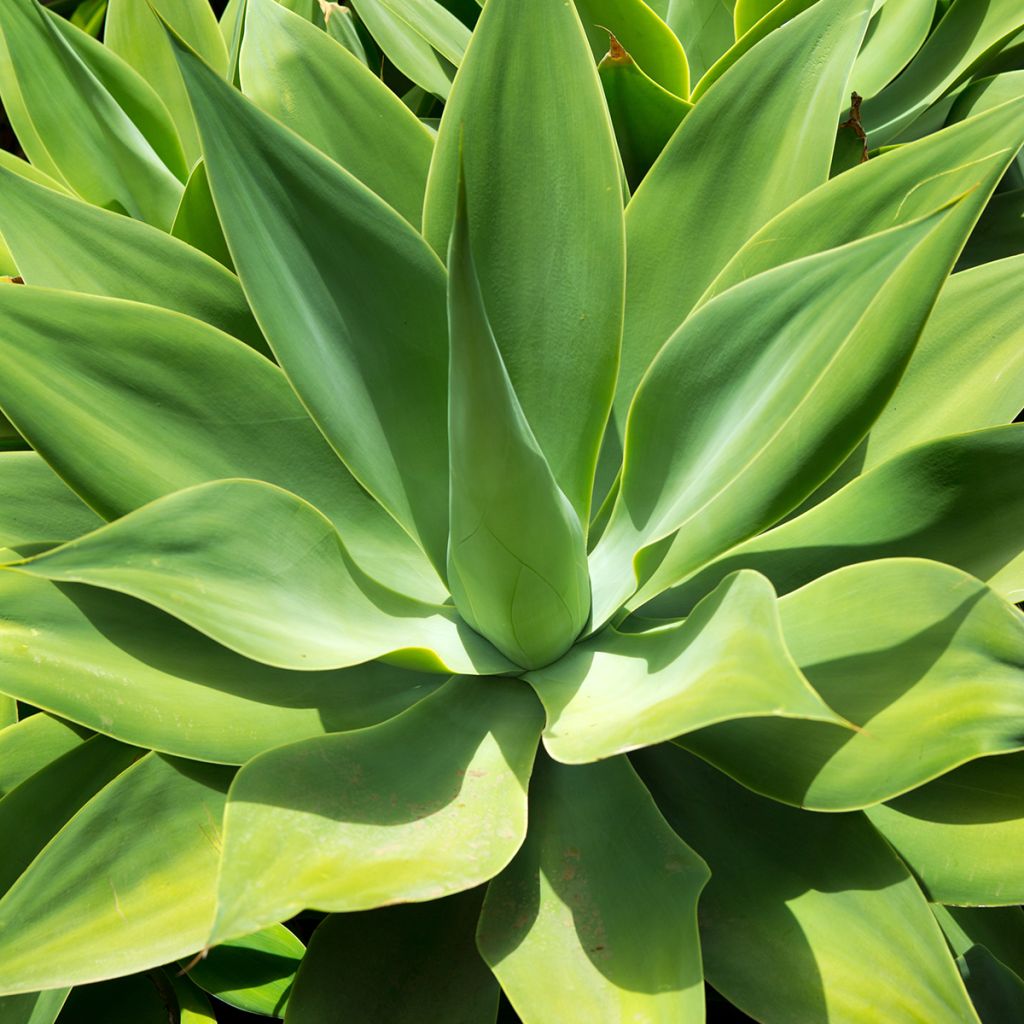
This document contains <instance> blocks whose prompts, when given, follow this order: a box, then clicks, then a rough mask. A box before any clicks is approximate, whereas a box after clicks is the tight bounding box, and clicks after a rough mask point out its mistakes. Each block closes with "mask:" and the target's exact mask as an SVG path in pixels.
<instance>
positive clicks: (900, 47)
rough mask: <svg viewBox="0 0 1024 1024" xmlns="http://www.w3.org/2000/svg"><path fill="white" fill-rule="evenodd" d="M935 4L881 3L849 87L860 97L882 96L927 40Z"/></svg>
mask: <svg viewBox="0 0 1024 1024" xmlns="http://www.w3.org/2000/svg"><path fill="white" fill-rule="evenodd" d="M934 15H935V0H882V5H881V7H879V8H878V9H877V10H876V11H875V13H874V16H873V17H872V19H871V22H870V23H869V25H868V31H867V35H866V36H865V37H864V45H863V46H862V47H861V50H860V55H859V56H858V57H857V63H856V64H854V66H853V76H852V77H851V79H850V84H851V85H852V86H853V88H855V89H856V90H857V92H858V93H860V95H861V96H874V95H875V94H876V93H879V92H881V90H882V89H884V88H885V86H887V85H888V84H889V83H890V82H891V81H892V80H893V79H894V78H895V77H896V76H897V75H898V74H899V73H900V72H901V71H902V70H903V69H904V68H905V67H906V66H907V64H908V63H910V61H911V59H912V58H913V57H914V55H915V54H916V53H917V51H918V50H919V49H920V48H921V45H922V43H924V41H925V39H927V37H928V33H929V31H930V30H931V27H932V20H933V18H934Z"/></svg>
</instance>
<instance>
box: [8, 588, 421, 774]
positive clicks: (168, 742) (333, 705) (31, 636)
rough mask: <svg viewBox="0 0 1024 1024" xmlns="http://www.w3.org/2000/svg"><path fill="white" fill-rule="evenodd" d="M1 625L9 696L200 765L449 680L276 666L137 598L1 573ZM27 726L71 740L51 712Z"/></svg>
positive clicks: (399, 672)
mask: <svg viewBox="0 0 1024 1024" xmlns="http://www.w3.org/2000/svg"><path fill="white" fill-rule="evenodd" d="M0 619H2V620H3V625H2V627H0V669H2V679H0V689H3V690H8V691H10V692H11V693H12V694H14V695H16V696H18V697H20V698H21V699H22V700H25V701H27V702H29V703H31V704H33V705H36V706H38V707H42V708H47V709H49V710H52V711H54V712H55V713H57V714H61V715H64V716H66V717H67V718H68V719H70V720H71V721H73V722H80V723H82V725H85V726H88V727H89V728H92V729H95V730H96V731H98V732H102V733H106V734H108V735H110V736H113V737H115V738H117V739H120V740H123V741H124V742H126V743H134V744H137V745H138V746H141V747H146V748H148V749H155V750H161V751H164V752H166V753H169V754H177V755H179V756H181V757H191V758H196V759H198V760H202V761H213V762H221V763H225V764H242V763H243V762H245V761H248V760H249V759H250V758H251V757H255V756H256V755H257V754H259V753H262V752H263V751H264V750H269V749H270V748H272V747H277V746H280V745H281V744H284V743H293V742H295V741H296V740H303V739H307V738H308V737H310V736H320V735H322V734H323V733H325V732H337V731H344V730H348V729H360V728H363V727H365V726H369V725H376V724H377V723H378V722H382V721H384V720H385V719H388V718H391V717H392V716H393V715H397V714H398V713H399V712H401V711H404V710H405V709H406V708H407V707H409V706H410V705H411V704H414V703H415V702H416V701H417V700H420V699H421V698H422V697H425V696H426V695H427V694H429V693H431V692H432V691H433V690H434V689H435V688H436V687H437V686H438V685H439V683H440V682H441V680H440V678H439V677H437V676H424V675H421V674H419V673H416V672H409V671H407V670H404V669H400V668H394V667H391V666H387V665H381V664H371V665H360V666H359V667H358V668H352V669H345V670H341V671H335V672H289V671H286V670H284V669H276V668H271V667H269V666H267V665H261V664H259V663H258V662H254V661H249V660H248V659H246V658H242V657H240V656H239V655H237V654H234V653H232V652H231V651H229V650H227V649H226V648H224V647H222V646H221V645H220V644H217V643H214V642H213V641H212V640H209V639H207V638H206V637H204V636H203V635H202V634H200V633H197V632H195V630H192V629H189V628H188V627H187V626H185V625H183V624H182V623H180V622H178V621H177V620H175V619H172V618H171V617H170V616H168V615H165V614H163V613H162V612H159V611H157V610H156V609H155V608H151V607H150V606H148V605H145V604H142V603H140V602H138V601H136V600H134V599H132V598H129V597H124V596H122V595H120V594H114V593H111V592H109V591H105V590H100V589H98V588H95V587H85V586H77V585H67V584H66V585H62V586H57V585H54V584H52V583H49V582H46V581H44V580H36V579H30V578H29V577H28V576H25V575H22V574H18V573H11V572H5V573H0ZM29 722H35V723H37V725H38V726H39V727H40V728H42V727H46V728H44V729H43V731H44V732H45V731H50V732H54V731H56V732H57V736H56V737H55V742H56V743H57V747H58V751H59V752H62V751H63V749H65V748H66V746H67V742H68V739H67V738H66V737H68V736H70V737H71V738H73V734H70V728H71V727H70V726H68V725H67V724H64V723H58V722H57V720H55V719H51V718H49V716H47V715H33V716H32V717H31V718H29V719H27V720H26V721H25V722H23V723H21V725H20V726H19V728H21V727H22V726H26V727H27V728H28V730H29V731H31V730H32V729H33V727H32V726H28V724H27V723H29ZM49 723H55V724H53V725H50V724H49ZM76 728H77V727H76ZM36 731H39V730H38V729H37V730H36ZM80 731H84V730H80ZM0 735H5V733H3V734H0ZM33 737H34V733H33ZM33 743H34V744H37V745H38V746H39V749H40V756H46V750H47V749H48V748H47V743H46V741H45V739H44V738H42V737H38V738H27V739H26V745H27V746H28V747H29V750H30V751H31V744H33ZM2 750H3V747H2V745H0V752H2ZM3 756H5V757H9V758H10V763H11V764H12V765H13V764H15V763H17V761H18V756H17V755H15V754H14V753H11V754H10V755H3ZM53 756H56V755H53ZM2 788H3V786H2V785H0V790H2Z"/></svg>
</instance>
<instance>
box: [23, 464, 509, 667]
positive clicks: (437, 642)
mask: <svg viewBox="0 0 1024 1024" xmlns="http://www.w3.org/2000/svg"><path fill="white" fill-rule="evenodd" d="M16 568H17V571H18V572H24V573H28V574H29V575H32V576H39V577H43V578H45V579H50V580H53V581H55V582H64V583H89V584H91V585H93V586H99V587H104V588H106V589H108V590H113V591H117V592H119V593H122V594H128V595H130V596H132V597H136V598H138V599H140V600H142V601H146V602H147V603H148V604H152V605H154V606H155V607H157V608H159V609H161V610H162V611H165V612H167V613H168V614H169V615H173V616H174V617H175V618H177V619H180V620H181V621H182V622H185V623H187V624H188V625H190V626H192V627H193V628H195V629H198V630H199V631H200V632H202V633H204V634H206V635H207V636H209V637H211V638H212V639H214V640H216V641H217V642H218V643H220V644H223V645H224V646H225V647H228V648H230V649H231V650H233V651H237V652H238V653H240V654H242V655H244V656H245V657H248V658H252V659H253V660H255V661H259V662H262V663H264V664H266V665H274V666H277V667H279V668H286V669H294V670H300V671H316V670H318V669H333V668H344V667H347V666H350V665H358V664H360V663H362V662H367V661H372V660H373V659H375V658H380V657H384V656H387V655H391V656H393V658H394V659H395V660H396V661H397V662H399V663H401V664H403V665H408V666H409V667H415V668H422V669H425V670H426V671H435V672H448V673H451V672H469V673H480V674H489V673H499V672H503V671H506V670H507V669H509V668H510V667H511V666H510V664H509V662H507V661H506V660H505V659H504V658H503V657H502V656H501V655H500V654H499V653H498V652H497V651H496V650H495V649H494V648H493V647H491V646H490V644H488V643H487V641H485V640H484V639H483V638H482V637H480V636H478V635H477V634H476V633H474V632H473V631H472V630H471V629H469V627H468V626H466V625H465V624H464V623H462V622H461V621H460V620H459V618H458V616H457V615H456V614H455V613H454V611H452V609H451V608H449V607H447V606H442V605H438V604H428V603H427V602H425V601H420V600H418V599H416V598H412V597H407V596H405V595H404V594H399V593H397V592H396V591H394V590H390V589H389V588H388V587H385V586H383V585H382V584H380V583H378V582H377V581H376V580H374V579H373V578H372V577H370V576H368V575H367V574H366V573H365V572H364V571H363V570H362V569H360V567H359V566H358V565H357V564H356V563H355V562H354V561H353V559H352V556H351V555H350V554H349V552H348V550H347V549H346V547H345V543H344V541H343V539H342V538H341V537H340V536H339V534H338V531H337V530H336V529H335V528H334V526H333V525H332V524H331V522H330V520H329V519H327V517H326V516H324V515H323V514H322V513H321V512H319V511H318V510H317V509H316V508H315V507H314V506H312V505H310V504H309V503H308V502H305V501H303V500H302V499H301V498H298V497H296V496H295V495H294V494H292V493H290V492H289V491H285V490H282V489H281V488H279V487H273V486H271V485H270V484H265V483H262V482H259V481H256V480H221V481H214V482H213V483H208V484H200V485H199V486H197V487H189V488H186V489H184V490H181V491H176V492H175V493H173V494H169V495H167V496H166V497H164V498H158V499H157V500H156V501H154V502H151V503H150V504H149V505H145V506H143V507H142V508H140V509H138V510H136V511H135V512H131V513H129V514H128V515H126V516H123V517H122V518H121V519H118V520H116V521H115V522H113V523H110V524H109V525H107V526H103V527H101V528H100V529H99V530H96V531H94V532H93V533H90V534H86V536H84V537H82V538H80V539H78V540H74V541H70V542H69V543H67V544H64V545H62V546H61V547H58V548H54V549H52V550H51V551H48V552H45V553H43V554H41V555H36V556H35V557H34V558H32V559H30V560H28V561H25V562H20V563H18V564H17V567H16Z"/></svg>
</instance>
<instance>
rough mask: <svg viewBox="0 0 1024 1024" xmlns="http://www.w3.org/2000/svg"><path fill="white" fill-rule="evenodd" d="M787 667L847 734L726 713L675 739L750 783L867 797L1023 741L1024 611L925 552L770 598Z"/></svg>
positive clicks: (827, 800)
mask: <svg viewBox="0 0 1024 1024" xmlns="http://www.w3.org/2000/svg"><path fill="white" fill-rule="evenodd" d="M779 611H780V613H781V616H782V631H783V634H784V635H785V637H786V642H787V645H788V646H789V649H790V651H791V652H792V655H793V658H794V660H795V661H796V663H797V664H798V665H799V666H800V667H801V669H803V672H804V674H805V675H806V676H807V678H808V680H809V681H810V683H811V685H812V686H814V688H815V689H816V690H817V691H818V693H820V694H821V696H822V698H823V699H824V700H825V701H826V702H827V703H828V705H829V707H831V708H834V709H835V710H836V711H837V712H838V713H839V714H840V715H843V716H844V717H845V718H846V719H847V720H848V721H850V722H853V723H854V724H855V725H857V726H860V729H859V730H858V731H856V732H852V733H851V732H849V731H842V730H840V729H838V728H836V727H835V726H832V725H828V724H824V723H818V722H809V721H798V720H785V719H767V718H761V719H750V720H749V721H737V722H725V723H723V724H721V725H714V726H711V727H710V728H709V729H705V730H703V731H702V732H700V733H691V734H690V735H688V736H686V737H684V738H682V739H681V740H680V741H679V742H680V743H681V744H682V745H683V746H685V747H687V748H688V749H690V750H693V751H694V752H696V753H698V754H700V755H701V757H704V758H706V759H707V760H709V761H711V762H712V763H713V764H715V765H716V766H718V767H720V768H721V769H722V770H723V771H726V772H728V774H729V775H731V776H732V777H733V778H735V779H738V780H739V781H740V782H742V783H743V784H744V785H745V786H748V787H749V788H751V789H753V790H754V791H755V792H759V793H764V794H766V795H767V796H771V797H773V798H774V799H776V800H782V801H784V802H785V803H790V804H794V805H797V806H804V807H810V808H813V809H816V810H825V811H841V810H849V809H853V808H859V807H867V806H870V805H871V804H875V803H878V802H880V801H882V800H889V799H891V798H892V797H894V796H897V795H899V794H900V793H905V792H906V791H907V790H910V789H913V788H914V787H915V786H920V785H921V784H922V783H925V782H928V781H929V780H931V779H934V778H937V777H938V776H939V775H942V774H943V773H944V772H948V771H949V770H950V769H952V768H955V767H957V765H961V764H963V763H965V762H966V761H970V760H972V759H974V758H977V757H981V756H983V755H985V754H997V753H1004V752H1008V751H1013V750H1019V749H1020V748H1021V747H1022V746H1024V615H1022V614H1021V613H1020V612H1019V611H1017V609H1015V608H1014V607H1012V606H1011V605H1009V604H1007V603H1006V602H1004V601H1003V600H1002V599H1001V598H1000V597H998V596H997V595H996V594H994V593H993V592H992V591H991V590H989V588H988V587H986V586H985V585H984V584H983V583H980V582H979V581H978V580H975V579H973V578H972V577H970V576H967V575H966V574H965V573H962V572H960V571H959V570H957V569H953V568H950V567H949V566H946V565H941V564H940V563H938V562H925V561H920V560H917V559H889V560H886V561H880V562H864V563H862V564H860V565H851V566H847V567H846V568H845V569H839V570H837V571H836V572H834V573H831V574H830V575H828V576H824V577H822V578H821V579H820V580H816V581H815V582H814V583H811V584H809V585H808V586H806V587H804V588H803V589H802V590H798V591H796V592H795V593H793V594H789V595H787V596H786V597H784V598H782V600H781V601H780V602H779Z"/></svg>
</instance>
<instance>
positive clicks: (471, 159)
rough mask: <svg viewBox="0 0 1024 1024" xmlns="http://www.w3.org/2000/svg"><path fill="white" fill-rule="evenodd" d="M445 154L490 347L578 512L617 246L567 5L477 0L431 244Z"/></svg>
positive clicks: (433, 199)
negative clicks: (462, 198) (464, 205)
mask: <svg viewBox="0 0 1024 1024" xmlns="http://www.w3.org/2000/svg"><path fill="white" fill-rule="evenodd" d="M460 166H461V167H462V174H463V177H464V180H465V185H466V192H467V195H468V197H469V235H470V239H471V241H472V245H473V253H474V256H475V259H476V267H477V273H478V275H479V278H480V285H481V290H482V293H483V300H484V305H485V307H486V309H487V313H488V317H489V319H490V323H491V327H492V329H493V330H494V336H495V339H496V340H497V343H498V348H499V349H500V351H501V356H502V359H503V360H504V362H505V366H506V367H507V368H508V375H509V377H510V378H511V381H512V386H513V388H514V389H515V392H516V395H517V396H518V398H519V401H520V403H521V404H522V407H523V413H524V414H525V416H526V419H527V421H528V422H529V424H530V427H531V428H532V430H533V433H534V435H535V436H536V438H537V442H538V444H539V445H540V447H541V450H542V451H543V452H544V455H545V457H546V458H547V460H548V463H549V464H550V466H551V469H552V472H553V473H554V476H555V480H556V481H557V483H558V485H559V487H561V489H562V490H563V491H564V492H565V495H566V497H568V499H569V500H570V501H571V502H572V504H573V507H574V508H575V509H576V512H577V514H578V515H579V517H580V520H581V522H584V523H586V522H587V521H588V519H589V515H588V509H589V505H590V492H591V487H592V482H593V476H594V467H595V464H596V460H597V453H598V448H599V446H600V441H601V435H602V433H603V431H604V426H605V422H606V420H607V416H608V408H609V405H610V401H611V395H612V391H613V390H614V386H615V383H614V377H615V367H616V362H617V359H618V350H619V340H620V336H621V326H622V321H621V317H622V288H623V284H622V275H623V263H624V255H623V226H622V199H621V179H620V170H619V165H618V158H617V155H616V152H615V139H614V136H613V133H612V127H611V123H610V121H609V118H608V112H607V110H606V108H605V104H604V98H603V96H602V94H601V85H600V82H599V81H598V77H597V71H596V69H595V67H594V61H593V58H592V56H591V54H590V50H589V47H588V45H587V42H586V39H585V37H584V34H583V30H582V28H581V27H580V23H579V19H578V18H577V16H576V13H575V10H574V9H573V6H572V4H571V3H566V4H563V3H551V2H550V0H493V2H489V3H488V4H487V6H486V7H485V8H484V11H483V12H482V14H481V15H480V21H479V23H478V25H477V28H476V31H475V32H474V33H473V42H472V45H471V46H470V48H469V51H468V52H467V55H466V60H465V61H464V63H463V65H462V68H461V69H460V71H459V74H458V78H457V79H456V83H455V87H454V89H453V90H452V96H451V100H450V102H449V103H448V104H447V106H446V107H445V110H444V116H443V117H442V118H441V126H440V129H439V132H438V138H437V145H436V147H435V150H434V162H433V165H432V167H431V171H430V179H429V181H428V184H427V199H426V207H425V210H424V234H425V235H426V237H427V239H428V240H429V242H430V244H431V245H432V246H433V247H434V249H435V250H436V251H437V252H445V251H446V250H447V247H448V242H449V239H450V237H451V232H452V225H453V223H454V221H455V208H456V199H457V193H458V181H459V177H460ZM495 167H506V168H514V173H507V174H501V175H498V174H495V173H494V168H495Z"/></svg>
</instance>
